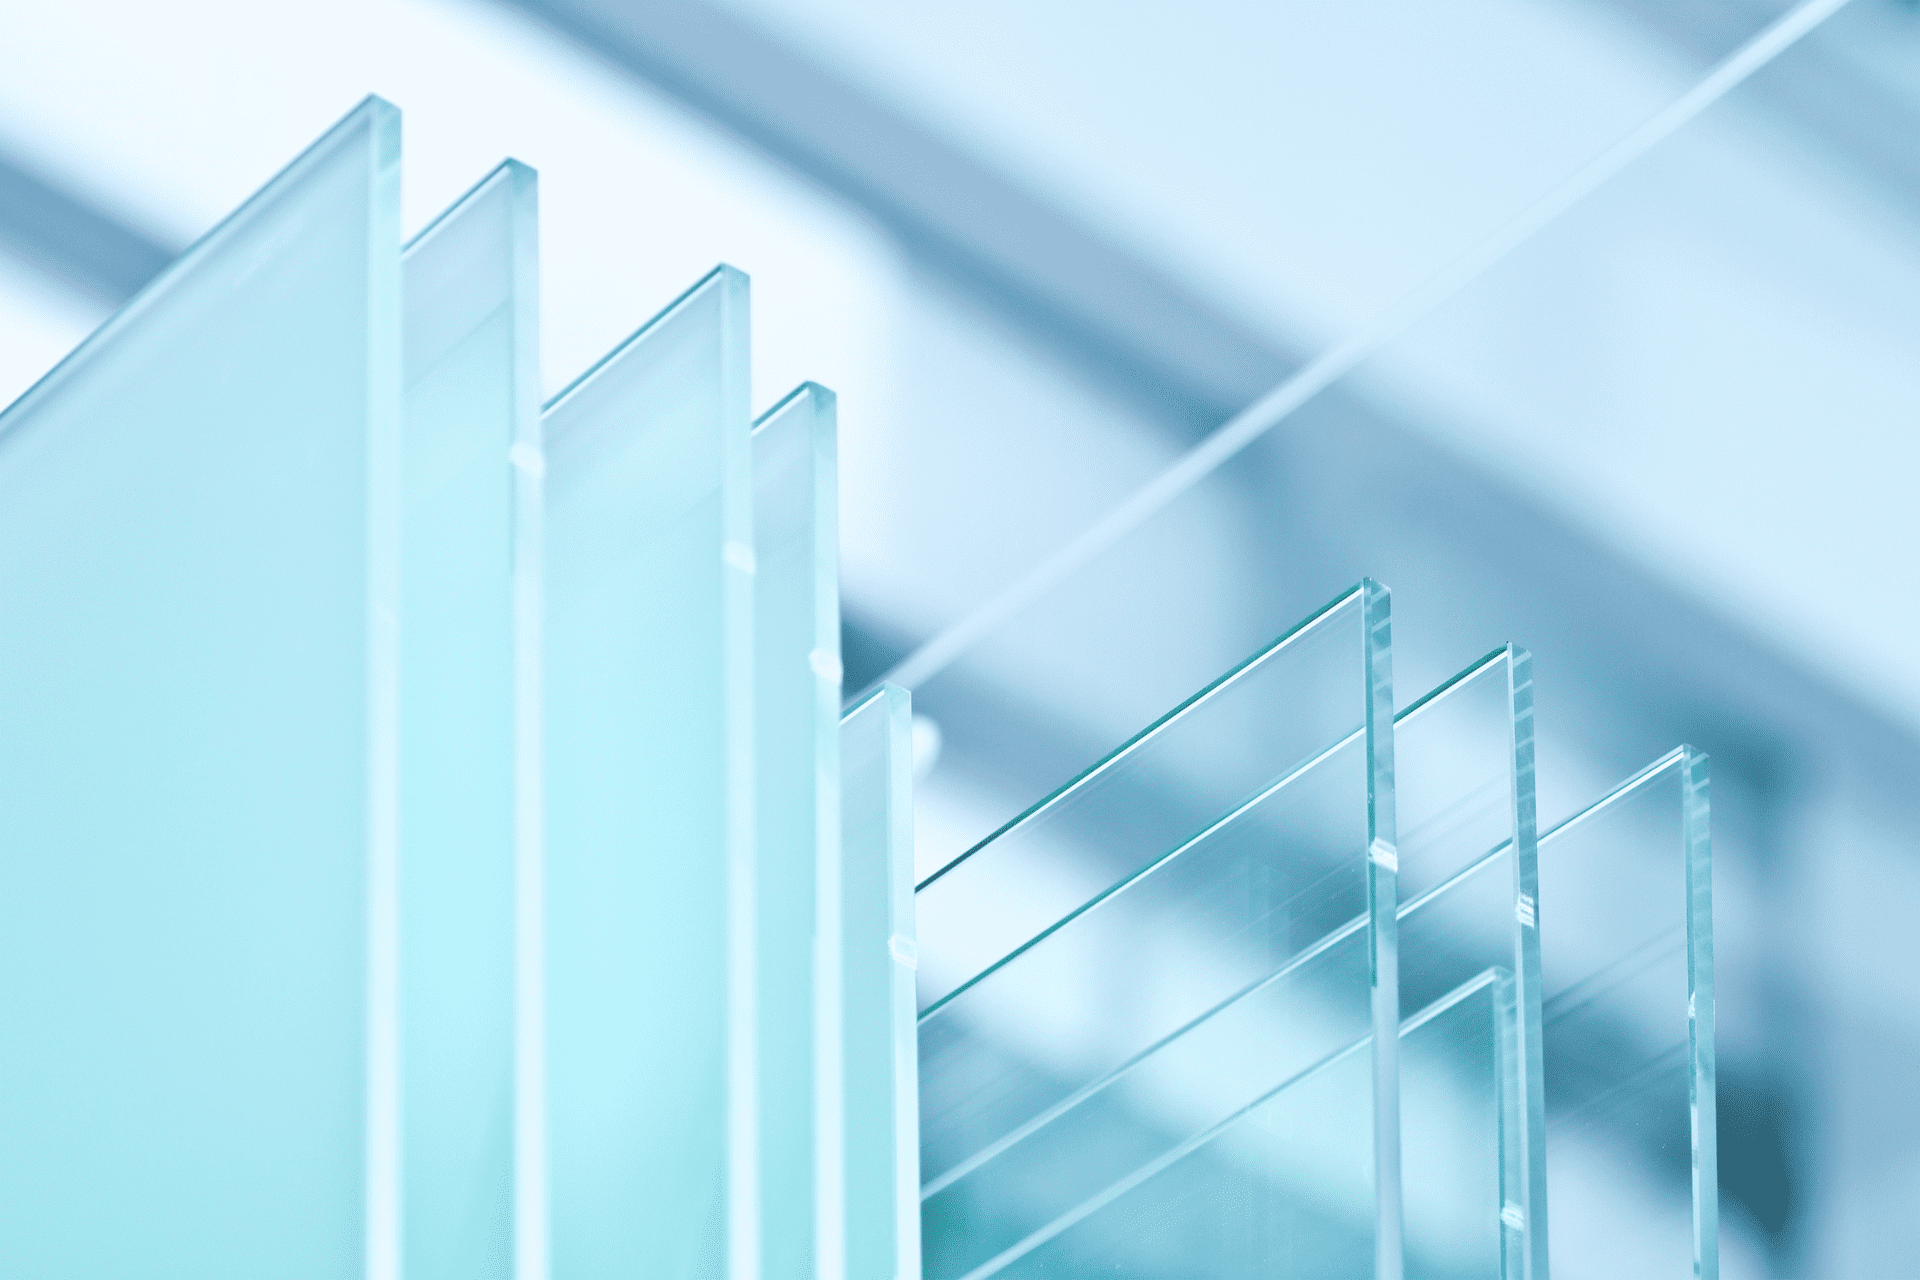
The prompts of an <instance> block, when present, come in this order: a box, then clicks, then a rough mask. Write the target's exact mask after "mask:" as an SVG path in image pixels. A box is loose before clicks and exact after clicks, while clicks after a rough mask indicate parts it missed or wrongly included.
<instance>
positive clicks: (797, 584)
mask: <svg viewBox="0 0 1920 1280" xmlns="http://www.w3.org/2000/svg"><path fill="white" fill-rule="evenodd" d="M752 455H753V536H754V589H753V628H754V650H755V652H754V673H753V674H754V690H753V692H754V775H753V785H754V796H755V802H756V805H755V807H756V816H755V823H756V827H757V831H758V842H757V847H756V850H755V855H754V858H755V873H754V885H755V902H754V907H755V937H754V947H755V972H756V983H757V987H756V992H755V997H756V1005H757V1008H758V1017H759V1022H758V1026H757V1029H756V1045H755V1053H756V1055H757V1059H758V1061H757V1063H756V1066H755V1072H756V1075H757V1077H758V1080H759V1084H758V1097H757V1110H758V1114H759V1126H760V1139H759V1146H760V1210H761V1220H760V1248H761V1257H762V1260H763V1262H762V1265H763V1268H764V1274H765V1275H767V1276H768V1277H774V1278H777V1280H785V1278H787V1277H801V1276H809V1275H812V1274H813V1261H814V1253H815V1247H816V1240H815V1225H814V1224H815V1198H816V1194H820V1193H824V1194H827V1195H828V1196H829V1197H832V1195H833V1193H834V1192H835V1191H837V1186H835V1187H822V1188H819V1189H818V1190H816V1187H815V1181H816V1179H815V1169H816V1152H815V1149H814V1123H815V1116H814V1110H815V1103H816V1093H815V1087H816V1080H815V1075H816V1071H815V1068H816V1045H815V1041H814V1028H815V1025H816V1013H818V1012H826V1013H831V1012H833V1009H834V1008H837V1001H835V1002H832V1004H833V1008H829V1009H826V1010H823V1011H816V1009H815V1008H814V964H815V949H814V948H815V941H814V939H815V937H816V934H817V935H818V936H819V938H820V945H821V946H822V947H823V948H824V949H825V950H826V951H834V950H836V949H837V945H838V944H837V932H838V931H837V928H836V927H835V924H834V922H835V919H836V918H837V912H834V911H828V912H826V915H825V918H824V919H823V918H822V911H823V908H824V907H825V903H824V901H823V900H822V898H821V895H820V892H819V889H818V885H819V884H820V883H821V882H825V883H827V884H829V885H834V884H837V883H838V882H839V876H838V873H837V868H836V866H835V865H833V864H834V861H835V859H836V858H837V844H836V833H837V831H838V829H839V814H838V812H837V808H838V804H839V801H838V799H837V797H838V794H839V781H838V764H839V754H840V752H839V744H840V594H839V583H838V573H839V550H840V548H839V538H838V530H837V522H836V518H835V496H834V396H833V393H832V392H831V391H828V390H827V389H826V388H824V387H817V386H814V385H812V384H811V383H809V384H807V385H805V386H802V387H801V388H799V389H798V390H797V391H795V392H794V393H793V394H792V395H790V396H788V397H787V398H786V399H785V400H783V401H781V402H780V404H778V405H776V406H775V407H774V408H773V409H772V410H770V411H769V412H768V413H767V414H766V416H765V417H763V418H762V419H761V420H760V421H759V423H757V424H756V425H755V426H754V429H753V438H752ZM834 1034H835V1035H836V1036H837V1034H838V1032H837V1031H835V1032H834ZM821 1083H822V1084H823V1085H829V1084H830V1082H827V1081H824V1080H823V1081H822V1082H821ZM826 1179H830V1180H833V1181H836V1182H837V1176H836V1175H835V1174H834V1173H832V1172H828V1173H827V1174H826ZM820 1243H823V1244H824V1243H825V1241H821V1242H820ZM837 1271H838V1268H831V1269H825V1268H823V1274H836V1273H837Z"/></svg>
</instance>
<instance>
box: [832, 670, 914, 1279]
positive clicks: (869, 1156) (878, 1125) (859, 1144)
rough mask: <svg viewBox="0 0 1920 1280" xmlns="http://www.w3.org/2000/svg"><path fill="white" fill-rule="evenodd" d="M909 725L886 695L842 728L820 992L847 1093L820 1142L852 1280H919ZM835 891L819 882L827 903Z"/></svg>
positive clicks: (900, 700) (906, 711)
mask: <svg viewBox="0 0 1920 1280" xmlns="http://www.w3.org/2000/svg"><path fill="white" fill-rule="evenodd" d="M912 719H913V717H912V709H911V701H910V698H909V695H908V693H907V691H906V690H904V689H901V688H898V687H896V686H894V685H882V686H880V688H879V689H877V690H875V691H874V693H873V694H872V695H871V696H869V697H868V698H866V699H865V700H864V701H863V702H861V703H860V705H859V706H857V707H855V708H854V709H853V710H851V711H849V712H848V713H847V715H846V718H845V719H844V720H843V721H842V722H841V726H840V735H841V736H840V744H841V745H840V751H841V755H840V765H841V774H840V777H841V782H840V786H841V792H840V794H841V809H840V812H841V838H840V849H841V861H840V868H839V869H840V872H841V878H840V881H839V886H838V893H837V894H836V895H835V899H836V900H837V901H838V902H839V903H840V904H841V916H840V920H839V925H840V931H839V932H840V938H841V947H840V964H839V965H838V966H837V969H836V973H837V977H838V979H839V981H838V982H837V983H832V984H830V983H829V982H828V981H826V980H825V979H823V981H822V990H823V991H824V990H828V989H837V990H838V991H840V992H841V994H842V1007H841V1011H840V1013H841V1016H840V1020H839V1021H840V1039H839V1043H840V1044H841V1045H842V1046H844V1048H843V1053H842V1060H841V1064H840V1078H841V1081H842V1084H841V1089H840V1092H839V1095H838V1097H837V1098H834V1099H832V1100H830V1101H829V1103H828V1105H827V1106H826V1107H825V1108H823V1117H822V1125H821V1134H822V1141H823V1143H824V1142H827V1141H830V1140H832V1139H831V1137H830V1135H844V1137H843V1139H842V1140H843V1141H844V1151H843V1157H844V1165H843V1167H844V1169H845V1171H846V1172H845V1177H846V1181H845V1189H844V1200H843V1204H842V1210H843V1216H842V1217H841V1218H840V1221H841V1222H842V1223H843V1224H844V1227H843V1234H842V1235H841V1238H840V1239H841V1244H842V1248H843V1249H844V1253H843V1255H842V1256H843V1257H844V1259H845V1272H844V1274H845V1275H847V1276H848V1277H849V1280H917V1278H918V1276H919V1275H920V1113H919V1104H918V1099H917V1093H916V1079H917V1077H916V1074H915V1050H914V1034H913V1021H914V1007H913V1006H914V999H913V967H914V954H915V941H914V929H913V729H912ZM828 887H829V886H828V885H827V884H826V882H825V881H823V882H822V893H823V894H824V893H826V892H827V890H828ZM826 1034H827V1029H826V1028H825V1026H824V1025H823V1030H822V1036H823V1038H824V1037H825V1035H826ZM829 1231H831V1228H830V1227H828V1226H826V1225H824V1224H823V1228H822V1233H823V1235H825V1234H828V1232H829ZM832 1261H833V1259H832V1257H831V1255H830V1254H829V1253H827V1252H824V1251H823V1253H822V1254H821V1267H820V1272H819V1274H821V1275H823V1276H831V1275H838V1274H841V1272H840V1271H839V1270H838V1269H837V1268H835V1267H834V1266H833V1265H832Z"/></svg>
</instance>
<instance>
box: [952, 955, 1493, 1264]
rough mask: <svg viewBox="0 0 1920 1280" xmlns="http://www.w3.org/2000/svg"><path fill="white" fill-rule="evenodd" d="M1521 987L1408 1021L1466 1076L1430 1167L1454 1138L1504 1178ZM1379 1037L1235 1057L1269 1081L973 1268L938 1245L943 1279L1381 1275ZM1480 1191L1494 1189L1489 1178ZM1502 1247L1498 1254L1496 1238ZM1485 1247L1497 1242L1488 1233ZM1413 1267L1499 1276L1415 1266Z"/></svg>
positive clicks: (1467, 1251)
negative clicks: (1326, 1050) (1315, 1056)
mask: <svg viewBox="0 0 1920 1280" xmlns="http://www.w3.org/2000/svg"><path fill="white" fill-rule="evenodd" d="M1507 989H1508V988H1507V984H1506V983H1505V982H1504V975H1502V974H1500V973H1499V972H1497V971H1491V972H1489V973H1487V974H1483V975H1480V976H1479V977H1477V978H1476V979H1475V980H1474V981H1472V982H1470V983H1467V984H1465V985H1464V986H1463V987H1462V988H1461V989H1460V990H1459V991H1458V992H1456V993H1454V994H1453V995H1451V996H1450V997H1448V998H1447V999H1444V1000H1441V1001H1436V1002H1435V1004H1434V1005H1433V1006H1432V1007H1431V1008H1430V1009H1429V1010H1427V1011H1426V1012H1425V1013H1424V1014H1423V1015H1422V1016H1421V1017H1419V1018H1416V1019H1411V1020H1409V1022H1408V1023H1407V1024H1406V1025H1405V1026H1404V1027H1403V1028H1402V1029H1401V1034H1400V1036H1399V1037H1398V1038H1399V1039H1401V1040H1402V1041H1403V1044H1402V1052H1401V1057H1402V1058H1403V1059H1404V1060H1406V1061H1411V1062H1414V1063H1418V1064H1420V1066H1421V1068H1422V1070H1423V1074H1425V1075H1426V1076H1428V1077H1429V1078H1433V1077H1435V1076H1437V1074H1438V1073H1439V1072H1440V1071H1441V1070H1442V1069H1444V1070H1446V1071H1447V1072H1450V1073H1452V1074H1453V1075H1454V1076H1456V1077H1457V1079H1458V1083H1459V1087H1458V1088H1457V1090H1455V1091H1454V1093H1453V1095H1452V1096H1453V1097H1454V1098H1455V1099H1457V1101H1455V1103H1454V1105H1453V1106H1452V1107H1451V1109H1450V1110H1448V1111H1447V1112H1445V1113H1442V1112H1440V1111H1439V1110H1438V1109H1435V1108H1430V1109H1427V1110H1426V1112H1425V1118H1424V1119H1423V1121H1422V1122H1421V1123H1422V1127H1421V1128H1420V1129H1419V1130H1417V1131H1416V1133H1415V1134H1414V1135H1413V1136H1412V1137H1410V1139H1409V1148H1408V1149H1409V1154H1410V1155H1411V1156H1412V1157H1413V1158H1414V1159H1415V1161H1416V1164H1415V1166H1414V1168H1415V1169H1416V1170H1422V1171H1424V1166H1423V1165H1422V1164H1420V1163H1419V1161H1420V1160H1421V1159H1422V1158H1424V1156H1425V1155H1426V1154H1427V1153H1428V1152H1430V1151H1431V1150H1433V1148H1434V1147H1435V1146H1436V1145H1437V1144H1440V1143H1444V1144H1446V1145H1447V1146H1448V1148H1449V1150H1448V1151H1447V1154H1446V1159H1447V1161H1448V1164H1449V1167H1450V1169H1451V1170H1452V1171H1453V1172H1455V1173H1459V1172H1460V1171H1461V1170H1470V1171H1471V1173H1472V1176H1473V1177H1475V1178H1476V1179H1477V1180H1478V1181H1479V1182H1481V1183H1485V1184H1488V1185H1491V1186H1493V1187H1495V1188H1497V1186H1498V1183H1499V1178H1500V1176H1501V1165H1502V1158H1501V1154H1500V1139H1501V1134H1500V1116H1499V1105H1498V1102H1499V1099H1500V1097H1501V1089H1502V1088H1503V1087H1504V1085H1505V1084H1506V1081H1505V1080H1504V1079H1503V1077H1502V1072H1503V1071H1504V1070H1505V1065H1506V1063H1507V1062H1508V1059H1506V1058H1504V1057H1503V1056H1502V1054H1501V1052H1500V1047H1501V1044H1502V1041H1503V1038H1504V1036H1505V1034H1506V1033H1505V1030H1504V1020H1505V1019H1506V1018H1507V1016H1508V1015H1507V1013H1506V1010H1507V1009H1510V1005H1508V1004H1506V1003H1504V1002H1503V992H1504V991H1506V990H1507ZM1370 1041H1371V1036H1366V1037H1363V1038H1361V1039H1360V1040H1358V1041H1355V1042H1353V1043H1350V1044H1347V1045H1343V1046H1341V1047H1340V1048H1339V1049H1337V1050H1335V1051H1334V1052H1333V1053H1331V1054H1328V1055H1326V1056H1325V1057H1323V1058H1322V1059H1320V1060H1319V1061H1316V1062H1313V1063H1310V1064H1308V1065H1307V1066H1306V1067H1305V1068H1304V1069H1302V1070H1297V1071H1296V1070H1291V1069H1289V1068H1286V1067H1279V1066H1277V1064H1275V1063H1274V1062H1272V1061H1270V1060H1268V1059H1266V1058H1264V1057H1262V1056H1261V1055H1259V1054H1249V1055H1246V1056H1244V1057H1241V1058H1239V1059H1236V1060H1235V1065H1236V1066H1237V1067H1239V1068H1240V1069H1241V1071H1242V1081H1241V1083H1243V1084H1248V1085H1251V1084H1253V1083H1254V1082H1255V1081H1256V1080H1257V1079H1258V1078H1259V1077H1260V1076H1261V1075H1262V1074H1263V1073H1265V1075H1266V1083H1265V1085H1264V1087H1258V1088H1254V1089H1253V1090H1252V1091H1251V1092H1250V1093H1249V1095H1248V1099H1247V1101H1246V1102H1245V1103H1244V1104H1243V1105H1241V1106H1240V1107H1239V1108H1237V1109H1235V1110H1233V1111H1231V1112H1229V1113H1227V1114H1226V1115H1224V1116H1223V1117H1221V1118H1219V1119H1218V1120H1216V1121H1214V1122H1213V1123H1212V1124H1210V1125H1208V1126H1207V1127H1205V1128H1204V1129H1201V1130H1199V1131H1198V1132H1196V1133H1194V1134H1193V1135H1192V1136H1190V1137H1188V1138H1186V1139H1185V1140H1184V1141H1181V1142H1179V1143H1177V1144H1174V1145H1171V1146H1169V1147H1167V1148H1166V1149H1164V1150H1163V1151H1161V1152H1159V1153H1158V1154H1157V1155H1155V1156H1154V1158H1152V1159H1148V1160H1144V1161H1140V1162H1139V1163H1137V1164H1135V1165H1133V1166H1132V1167H1130V1168H1129V1170H1128V1172H1127V1173H1126V1174H1125V1175H1124V1176H1122V1177H1117V1178H1114V1179H1113V1180H1112V1181H1110V1182H1109V1183H1107V1184H1106V1185H1104V1186H1103V1187H1101V1188H1100V1189H1099V1190H1098V1191H1097V1192H1096V1193H1095V1194H1093V1195H1090V1196H1087V1197H1086V1198H1085V1199H1083V1200H1080V1201H1079V1202H1077V1203H1075V1204H1073V1205H1072V1206H1071V1207H1070V1208H1068V1209H1067V1210H1066V1211H1065V1212H1061V1213H1058V1214H1057V1215H1055V1216H1053V1217H1051V1218H1050V1219H1048V1220H1046V1221H1044V1223H1043V1224H1041V1225H1039V1226H1038V1227H1036V1228H1035V1229H1033V1230H1030V1231H1028V1232H1026V1234H1024V1235H1023V1236H1021V1237H1019V1238H1018V1239H1015V1240H1013V1241H1011V1242H1010V1243H1006V1244H1005V1245H1004V1246H1003V1247H1000V1248H999V1249H998V1251H997V1252H994V1253H991V1254H990V1255H989V1256H986V1257H983V1258H981V1259H979V1260H978V1261H977V1262H973V1263H972V1265H970V1266H960V1265H954V1260H951V1259H947V1258H943V1257H941V1255H940V1253H939V1252H938V1251H937V1249H936V1247H934V1245H933V1243H932V1242H931V1241H930V1242H929V1249H928V1274H929V1275H936V1276H938V1275H953V1276H956V1277H963V1278H964V1280H983V1278H984V1277H986V1276H995V1275H997V1276H1034V1277H1066V1276H1082V1275H1101V1274H1122V1275H1193V1276H1207V1277H1227V1278H1234V1277H1246V1278H1247V1280H1254V1278H1255V1277H1260V1278H1262V1280H1264V1278H1267V1277H1273V1276H1322V1275H1325V1276H1349V1275H1366V1274H1369V1273H1370V1272H1371V1271H1372V1269H1373V1268H1374V1267H1376V1266H1377V1261H1376V1244H1375V1231H1374V1214H1373V1203H1372V1191H1371V1187H1370V1182H1371V1178H1370V1174H1371V1164H1372V1161H1371V1157H1372V1154H1373V1150H1372V1141H1371V1137H1370V1135H1369V1134H1368V1133H1367V1132H1366V1130H1365V1128H1364V1126H1362V1125H1358V1124H1355V1123H1354V1117H1356V1116H1365V1115H1366V1114H1367V1112H1368V1109H1369V1107H1370V1104H1371V1101H1372V1093H1373V1082H1372V1070H1371V1068H1370V1065H1369V1063H1370V1060H1371V1059H1370V1055H1369V1053H1368V1046H1369V1043H1370ZM1248 1047H1252V1046H1248ZM1178 1110H1179V1103H1178V1101H1177V1100H1176V1098H1174V1097H1172V1096H1170V1097H1169V1098H1168V1099H1167V1107H1166V1111H1165V1112H1163V1114H1164V1115H1165V1116H1166V1118H1168V1119H1177V1118H1178V1117H1177V1115H1176V1114H1175V1113H1177V1111H1178ZM1454 1144H1459V1145H1460V1146H1462V1147H1464V1148H1468V1149H1471V1150H1472V1151H1473V1152H1474V1156H1473V1158H1471V1159H1463V1158H1462V1157H1461V1156H1459V1154H1458V1153H1456V1152H1455V1151H1453V1150H1452V1149H1451V1148H1452V1147H1453V1145H1454ZM1030 1186H1032V1187H1033V1188H1035V1189H1038V1186H1039V1184H1038V1183H1034V1184H1030ZM1461 1193H1462V1195H1463V1198H1474V1197H1475V1194H1476V1189H1475V1188H1473V1187H1462V1188H1461ZM1478 1198H1481V1199H1484V1198H1486V1192H1485V1188H1484V1187H1483V1188H1479V1189H1478ZM1467 1234H1469V1233H1467V1232H1462V1235H1467ZM1481 1234H1482V1235H1486V1234H1489V1233H1486V1232H1482V1233H1481ZM949 1243H957V1241H949ZM1493 1243H1494V1247H1495V1248H1496V1249H1497V1245H1498V1241H1497V1236H1496V1237H1494V1241H1493ZM1474 1244H1475V1242H1474V1241H1471V1240H1464V1241H1463V1242H1462V1243H1461V1245H1460V1246H1459V1249H1458V1252H1459V1253H1461V1254H1463V1255H1471V1254H1472V1253H1473V1251H1474ZM1480 1247H1481V1251H1482V1253H1484V1248H1485V1244H1484V1241H1482V1242H1480ZM1409 1274H1412V1275H1428V1274H1431V1275H1452V1274H1463V1275H1464V1274H1485V1273H1481V1272H1474V1271H1472V1270H1470V1269H1468V1270H1431V1271H1422V1270H1418V1269H1410V1270H1409ZM1496 1274H1497V1273H1496Z"/></svg>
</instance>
